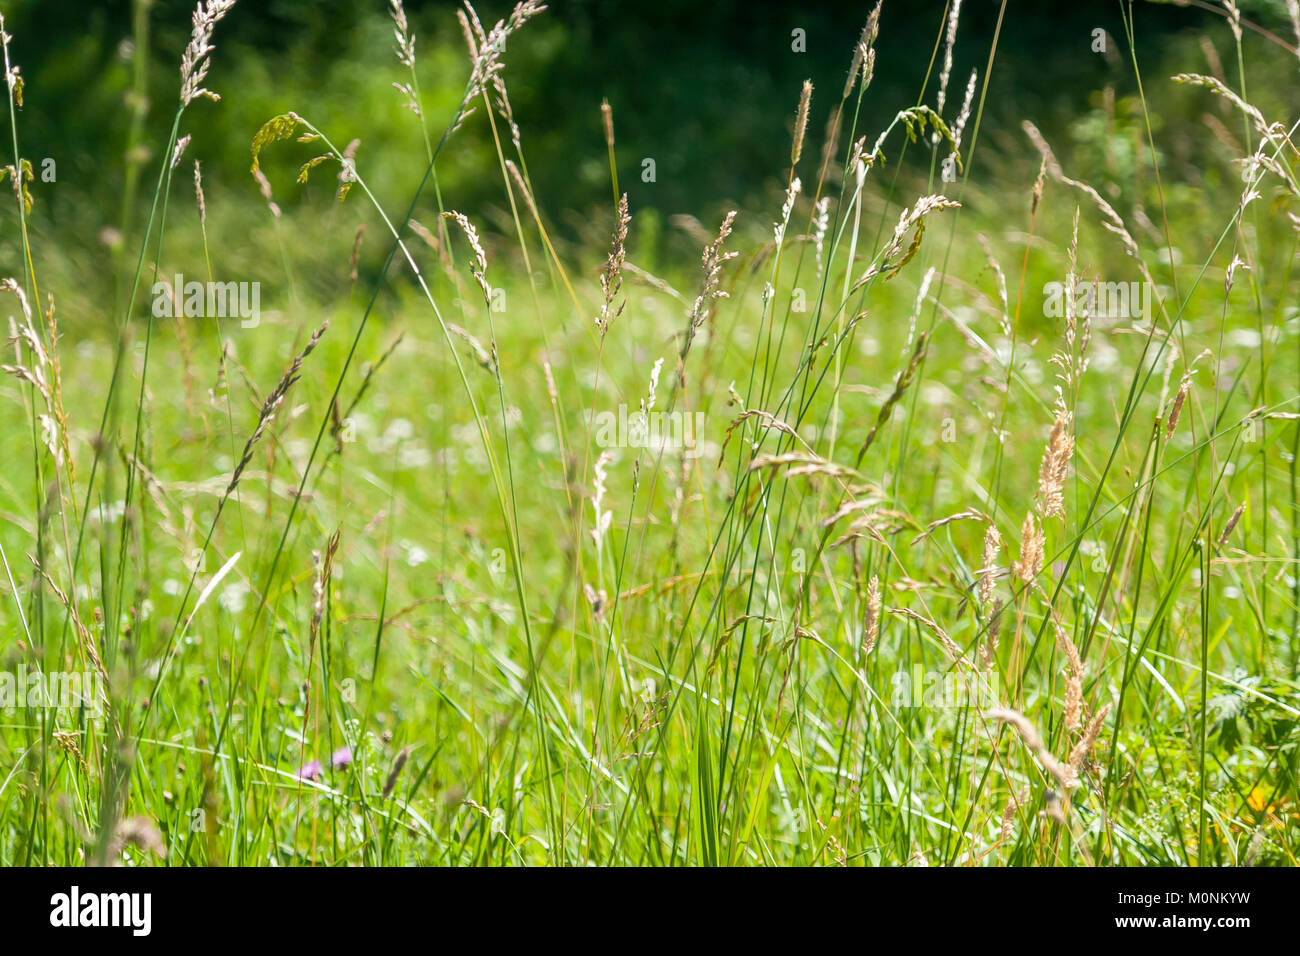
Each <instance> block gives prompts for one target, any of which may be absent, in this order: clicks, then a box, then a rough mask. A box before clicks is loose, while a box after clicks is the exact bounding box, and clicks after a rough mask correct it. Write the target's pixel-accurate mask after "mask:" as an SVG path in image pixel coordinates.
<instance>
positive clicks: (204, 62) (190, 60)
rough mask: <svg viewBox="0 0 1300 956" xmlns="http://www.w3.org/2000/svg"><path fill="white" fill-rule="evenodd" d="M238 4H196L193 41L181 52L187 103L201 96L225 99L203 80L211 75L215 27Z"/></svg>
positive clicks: (214, 0) (226, 0)
mask: <svg viewBox="0 0 1300 956" xmlns="http://www.w3.org/2000/svg"><path fill="white" fill-rule="evenodd" d="M234 5H235V0H207V2H206V3H200V4H199V5H198V6H196V7H195V8H194V13H193V15H192V16H191V18H190V21H191V23H192V24H193V30H192V31H191V33H190V42H189V44H188V45H187V46H186V47H185V53H184V54H182V56H181V103H182V104H183V105H185V106H189V105H190V104H191V103H192V102H194V101H195V100H196V99H198V98H199V97H200V96H204V97H207V98H208V99H210V100H214V101H215V100H220V99H221V97H220V95H218V94H216V93H213V92H212V91H211V90H208V89H204V88H203V86H202V85H201V84H202V83H203V81H204V80H205V79H206V78H207V76H208V67H209V66H211V62H212V61H211V60H210V59H209V58H208V54H209V53H211V52H212V51H213V50H214V49H216V47H214V46H213V45H212V29H213V27H215V26H216V25H217V24H218V23H219V22H220V21H221V20H222V18H224V17H225V15H226V14H227V13H229V12H230V10H231V8H232V7H234Z"/></svg>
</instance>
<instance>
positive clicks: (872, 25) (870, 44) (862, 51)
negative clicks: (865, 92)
mask: <svg viewBox="0 0 1300 956" xmlns="http://www.w3.org/2000/svg"><path fill="white" fill-rule="evenodd" d="M879 33H880V2H879V0H877V3H876V5H875V7H873V8H872V10H871V13H870V14H869V15H868V16H867V22H866V24H865V25H864V26H863V27H862V35H861V36H859V37H858V42H857V44H856V45H855V46H854V47H853V62H852V63H851V64H850V65H849V75H848V77H847V78H846V79H845V81H844V93H843V94H842V95H841V99H848V98H849V94H850V93H852V92H853V87H854V85H855V84H856V83H857V82H858V76H859V75H861V76H862V87H863V89H866V88H867V87H868V86H870V85H871V76H872V73H873V72H874V70H875V64H876V51H875V43H876V36H877V35H878V34H879Z"/></svg>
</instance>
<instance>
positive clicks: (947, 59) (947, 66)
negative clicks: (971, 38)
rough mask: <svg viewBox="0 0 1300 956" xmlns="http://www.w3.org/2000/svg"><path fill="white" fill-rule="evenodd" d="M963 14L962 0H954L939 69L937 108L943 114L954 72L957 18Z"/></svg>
mask: <svg viewBox="0 0 1300 956" xmlns="http://www.w3.org/2000/svg"><path fill="white" fill-rule="evenodd" d="M959 16H961V0H952V6H950V7H949V8H948V32H947V35H946V36H945V37H944V43H943V68H942V69H941V70H940V71H939V98H938V100H937V101H936V103H937V106H936V110H937V111H938V112H939V113H940V114H942V113H943V107H944V103H945V102H947V98H948V77H949V76H950V75H951V74H952V48H953V45H954V44H955V43H956V42H957V18H958V17H959Z"/></svg>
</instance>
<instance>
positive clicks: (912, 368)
mask: <svg viewBox="0 0 1300 956" xmlns="http://www.w3.org/2000/svg"><path fill="white" fill-rule="evenodd" d="M929 341H930V333H929V331H925V332H922V333H921V334H920V335H918V336H917V337H916V346H915V347H914V348H913V349H912V357H911V358H910V359H908V362H907V366H906V367H905V368H904V369H903V371H902V372H900V373H899V376H898V381H897V382H895V383H894V390H893V391H892V392H890V393H889V397H888V398H886V399H885V403H884V404H883V405H881V406H880V411H879V412H877V413H876V421H875V424H874V425H872V426H871V431H869V432H867V437H866V438H865V439H864V440H863V442H862V447H861V448H859V449H858V457H857V459H856V460H855V461H854V463H853V467H854V468H860V467H861V466H862V459H863V458H864V457H865V456H866V454H867V449H869V448H870V447H871V446H872V444H874V443H875V440H876V435H877V434H879V433H880V429H881V428H883V427H884V425H885V423H886V422H888V421H889V419H890V416H892V415H893V414H894V406H895V405H897V404H898V402H899V400H900V399H901V398H902V397H903V393H905V392H906V391H907V388H908V386H909V385H911V384H912V379H913V378H915V377H916V370H917V369H918V368H920V367H921V362H922V361H923V360H924V359H925V349H926V345H927V343H928V342H929Z"/></svg>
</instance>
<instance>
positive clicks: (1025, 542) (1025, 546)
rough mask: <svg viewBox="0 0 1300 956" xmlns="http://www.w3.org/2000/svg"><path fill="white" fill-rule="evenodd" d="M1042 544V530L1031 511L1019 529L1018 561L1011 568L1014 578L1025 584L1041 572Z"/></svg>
mask: <svg viewBox="0 0 1300 956" xmlns="http://www.w3.org/2000/svg"><path fill="white" fill-rule="evenodd" d="M1043 544H1044V539H1043V528H1042V526H1041V525H1040V524H1039V523H1038V522H1037V521H1036V520H1035V519H1034V513H1033V512H1032V511H1031V512H1029V513H1028V514H1026V515H1025V523H1024V524H1023V525H1022V526H1021V528H1020V560H1019V561H1017V562H1015V564H1014V565H1013V566H1012V567H1013V570H1014V571H1015V572H1016V577H1018V578H1020V580H1021V581H1024V582H1025V583H1026V584H1028V583H1029V582H1031V581H1033V580H1034V578H1036V577H1038V574H1039V572H1041V571H1042V570H1043Z"/></svg>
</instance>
